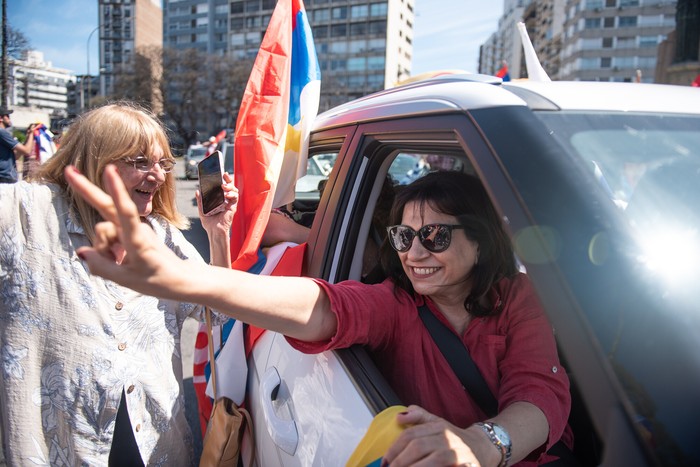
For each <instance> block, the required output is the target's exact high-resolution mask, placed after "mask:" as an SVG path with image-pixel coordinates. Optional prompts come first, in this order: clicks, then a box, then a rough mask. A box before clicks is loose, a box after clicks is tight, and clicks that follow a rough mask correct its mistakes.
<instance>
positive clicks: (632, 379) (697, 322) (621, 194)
mask: <svg viewBox="0 0 700 467" xmlns="http://www.w3.org/2000/svg"><path fill="white" fill-rule="evenodd" d="M537 115H538V117H539V118H540V119H541V121H542V122H543V123H544V124H545V126H546V127H547V128H548V130H549V134H551V135H553V137H554V138H555V139H556V140H557V141H558V142H559V143H560V144H561V146H562V147H563V148H564V149H565V150H566V151H567V152H568V154H569V155H570V156H572V157H573V158H574V159H575V162H576V165H577V166H578V167H579V168H580V171H575V173H572V171H571V170H569V173H568V174H567V176H569V177H570V179H569V180H567V181H566V182H565V183H567V184H569V185H575V184H577V185H578V186H579V193H582V195H581V196H582V197H583V199H584V200H585V201H583V202H581V203H580V204H576V205H575V204H574V203H573V202H572V203H567V201H565V200H559V202H560V203H562V204H567V205H566V206H562V208H561V210H560V213H564V214H561V219H559V220H552V224H551V225H549V226H543V227H542V228H543V229H545V230H546V229H551V231H550V232H549V234H550V237H549V238H551V239H553V240H552V242H553V243H556V237H557V236H559V237H560V238H561V237H562V236H563V237H566V238H567V239H572V238H575V239H577V240H576V243H577V246H576V248H573V249H570V250H569V251H568V252H564V251H563V250H564V249H563V248H562V249H561V251H562V252H561V254H560V257H559V258H557V264H558V265H559V266H560V267H561V269H562V272H563V273H564V274H565V275H566V276H567V282H568V284H569V285H570V286H571V289H572V292H573V293H574V295H575V296H576V299H577V301H578V303H579V304H580V305H581V309H582V311H583V312H584V313H585V314H586V317H587V321H588V322H589V323H590V324H591V326H592V331H593V333H594V334H595V337H596V338H597V340H598V343H599V344H600V346H601V348H602V350H603V351H604V352H605V353H606V354H607V355H608V357H609V361H610V363H611V366H612V369H613V370H614V371H615V373H616V374H617V377H618V380H619V381H621V383H622V386H623V387H622V389H623V390H624V391H626V392H627V396H628V398H629V400H630V401H632V403H633V405H634V407H633V412H634V413H633V417H634V418H635V421H637V422H638V428H639V430H640V432H641V434H642V436H641V439H645V440H647V441H648V442H649V445H650V446H651V449H652V450H653V451H655V452H656V454H657V455H658V456H659V457H660V458H662V459H664V463H669V462H670V463H671V464H673V465H685V464H686V463H687V464H688V465H690V464H693V461H696V460H697V459H696V458H694V457H693V456H695V455H697V452H696V448H695V447H692V448H691V447H690V446H694V444H693V443H696V442H697V436H698V430H697V429H688V428H689V427H697V426H698V419H700V404H699V403H698V397H697V391H698V388H700V380H698V379H699V375H700V306H699V305H698V303H700V292H699V290H700V288H698V286H697V278H698V277H700V183H699V181H700V118H699V117H697V116H681V115H659V114H654V115H643V114H632V113H611V114H609V115H602V116H601V115H600V114H599V113H598V114H595V115H586V114H585V113H581V112H576V113H573V112H572V113H567V112H547V113H538V114H537ZM553 157H562V155H561V154H559V155H558V156H557V155H555V156H553ZM583 219H586V220H585V221H584V220H583ZM567 241H568V240H567ZM552 249H553V251H555V254H559V253H556V251H557V247H556V246H553V248H552ZM584 257H585V260H584V261H582V259H584ZM678 420H682V421H683V422H684V423H678ZM672 421H675V422H672ZM684 450H686V451H687V452H683V451H684ZM691 453H693V454H691Z"/></svg>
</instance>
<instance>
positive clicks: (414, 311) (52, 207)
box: [0, 102, 573, 466]
mask: <svg viewBox="0 0 700 467" xmlns="http://www.w3.org/2000/svg"><path fill="white" fill-rule="evenodd" d="M0 110H3V109H0ZM5 117H6V116H5V115H4V116H3V120H5ZM169 147H170V145H169V142H168V140H167V136H166V133H165V131H164V129H163V127H162V124H161V123H159V122H158V120H157V119H156V118H155V117H154V116H153V115H152V114H150V113H149V112H147V111H146V110H144V109H141V108H138V107H137V106H135V105H134V104H129V103H124V102H123V103H118V104H110V105H105V106H103V107H100V108H97V109H94V110H92V111H90V112H88V113H86V114H84V115H82V116H81V117H79V118H78V119H77V121H76V122H75V123H74V124H73V125H72V126H71V131H70V133H69V134H68V135H67V136H66V138H65V140H64V141H63V143H62V145H61V147H60V149H59V151H58V152H57V154H56V155H55V156H54V157H53V158H52V159H51V160H50V161H49V162H48V163H46V164H44V165H43V166H42V167H41V168H40V170H39V172H38V174H37V177H36V180H34V181H32V182H31V183H27V182H20V183H13V184H6V185H0V197H1V199H2V204H0V227H1V230H2V235H3V241H2V242H0V277H1V278H2V289H1V290H2V292H1V293H2V302H1V303H0V321H1V322H2V325H0V349H1V350H2V355H3V364H4V366H3V371H4V373H3V378H2V381H1V382H0V415H1V416H2V426H3V446H4V447H5V456H6V459H7V462H8V464H9V465H25V464H27V463H28V462H33V461H34V460H39V461H41V462H45V463H50V464H52V465H53V464H56V465H82V464H100V465H104V464H109V465H189V464H191V463H192V462H193V459H192V440H191V434H190V430H189V427H188V426H187V423H186V421H185V418H184V407H183V403H184V397H183V387H182V368H181V360H180V354H179V339H180V332H181V329H182V324H183V321H184V320H185V318H186V317H188V316H193V317H196V318H198V319H203V315H202V312H203V309H204V308H203V306H208V307H210V308H212V309H213V310H214V311H215V312H216V313H214V315H215V320H216V321H217V322H218V323H221V322H223V321H225V320H226V319H227V317H229V316H230V317H233V318H235V319H238V320H241V321H243V322H246V323H250V324H252V325H255V326H258V327H261V328H265V329H269V330H273V331H276V332H280V333H282V334H284V335H285V336H286V338H287V340H288V341H289V342H290V344H291V345H292V346H293V347H295V348H297V349H298V350H300V351H302V352H307V353H318V352H323V351H326V350H331V349H339V348H344V347H349V346H351V345H354V344H361V345H364V346H366V347H367V348H368V350H369V351H370V352H371V353H372V354H373V355H374V358H375V361H376V362H377V365H378V367H379V369H380V371H381V372H382V373H383V374H384V375H385V377H386V378H387V380H388V381H389V383H390V384H392V387H393V388H394V390H395V391H396V392H397V394H398V395H399V397H400V398H401V400H402V401H403V402H404V403H405V404H406V405H407V406H408V409H407V410H406V411H405V412H402V413H400V414H399V415H397V421H398V422H399V423H400V424H401V425H403V426H405V427H406V429H405V430H404V431H403V433H402V434H401V435H400V437H399V438H398V440H397V441H396V442H395V443H394V444H393V445H392V447H391V448H390V449H389V451H388V452H387V453H386V454H385V456H384V460H385V461H386V462H387V463H390V464H391V465H392V466H394V465H396V466H399V465H411V464H413V463H416V462H419V461H422V462H425V463H427V464H429V465H481V466H496V465H498V466H505V465H511V464H516V463H519V462H523V464H522V465H537V464H543V463H547V462H550V461H555V460H556V456H553V455H551V454H550V453H548V450H549V449H550V448H551V447H552V446H553V445H555V444H556V443H557V442H558V441H559V440H562V441H563V442H564V444H566V445H567V446H568V447H571V446H572V442H573V438H572V434H571V430H570V428H569V427H568V425H567V419H568V414H569V410H570V403H571V402H570V394H569V381H568V379H567V376H566V371H564V370H563V368H562V367H561V364H560V362H559V358H558V355H557V350H556V344H555V340H554V336H553V333H552V328H551V326H550V324H549V323H548V321H547V318H546V316H545V314H544V311H543V310H542V307H541V305H540V304H539V301H538V299H537V297H536V294H535V292H534V289H533V287H532V286H531V284H530V282H529V280H528V278H527V276H526V275H525V274H522V273H520V272H519V271H518V268H517V266H516V261H515V256H514V253H513V249H512V247H511V245H510V240H509V238H508V235H507V234H506V232H505V230H504V227H503V225H502V221H501V219H500V218H499V216H498V214H497V213H496V211H495V209H494V208H493V206H492V204H491V202H490V200H489V197H488V195H487V193H486V191H485V190H484V188H483V186H482V185H481V183H480V181H479V180H478V179H477V178H476V177H473V176H470V175H466V174H464V173H461V172H455V171H453V172H434V173H429V174H427V175H425V176H423V177H421V178H419V179H417V180H416V181H414V182H413V183H411V184H410V185H408V186H406V187H404V188H402V189H401V190H400V191H398V192H396V193H395V194H393V195H392V205H391V209H390V211H389V214H388V216H386V218H385V219H384V222H385V223H386V219H387V218H388V219H389V222H388V226H387V227H386V229H385V231H386V235H384V238H383V239H379V240H378V243H381V245H379V248H378V249H379V252H380V256H381V266H382V269H383V272H384V275H385V276H386V279H384V280H383V281H381V282H379V283H375V284H370V283H364V282H359V281H345V282H341V283H337V284H331V283H328V282H326V281H324V280H321V279H312V278H304V277H271V276H260V275H255V274H250V273H247V272H242V271H236V270H233V269H230V264H231V258H230V252H229V229H230V226H231V222H232V220H233V217H234V215H235V213H236V203H237V189H236V187H235V186H234V185H233V183H232V178H231V177H229V176H228V175H225V176H224V183H223V184H222V188H223V189H224V192H225V196H226V209H225V210H224V211H222V212H221V213H219V214H217V215H215V216H202V215H201V209H200V219H201V220H202V225H203V227H204V228H205V230H206V232H207V234H208V236H209V245H210V249H211V251H210V256H211V258H212V265H213V266H220V267H212V266H211V265H207V264H205V263H204V261H203V260H202V259H201V256H200V255H199V254H198V253H197V251H196V250H195V248H194V247H193V246H192V245H191V244H189V243H188V242H187V241H186V240H185V238H184V236H183V235H182V233H181V230H182V229H184V228H187V220H186V219H184V218H183V217H182V215H180V213H179V212H178V211H177V207H176V205H175V197H174V190H175V187H174V176H173V173H172V169H173V165H174V161H173V158H172V154H171V152H170V149H169ZM197 199H198V201H199V196H198V195H197ZM273 222H274V221H273ZM303 232H304V231H302V232H301V233H302V235H300V237H299V239H301V240H303V239H304V235H303ZM271 290H274V291H275V293H274V294H272V293H270V291H271ZM423 306H424V307H427V309H428V310H429V312H430V313H432V314H433V315H434V316H435V317H437V319H439V320H440V321H441V322H443V324H444V325H446V326H448V327H449V329H450V330H451V332H453V333H454V334H455V335H456V336H458V337H459V339H461V340H462V342H463V343H464V345H465V346H466V347H467V348H468V349H469V351H470V353H471V356H472V358H473V360H474V362H475V363H476V365H477V367H478V369H479V370H480V372H481V373H482V376H483V378H484V380H485V381H486V382H487V384H488V387H489V389H490V390H491V392H492V393H493V394H494V396H495V398H496V400H497V403H498V413H497V414H496V415H494V416H491V415H489V414H487V413H486V411H485V410H484V409H483V408H482V407H480V406H479V405H478V403H477V402H476V401H475V400H474V399H473V398H472V397H470V395H469V394H468V393H467V392H466V391H465V389H464V388H463V387H462V385H461V383H460V381H459V380H458V379H457V377H456V376H455V374H454V373H453V370H452V369H451V367H450V366H449V364H448V363H447V362H446V361H445V359H444V358H443V357H442V355H441V354H440V352H439V350H438V349H437V347H436V346H435V342H434V341H433V339H432V337H431V335H430V334H429V333H428V332H427V330H426V329H425V326H424V324H423V322H422V321H421V319H420V318H419V315H418V308H419V307H423ZM435 381H440V382H441V384H440V385H439V386H436V385H435V384H434V382H435Z"/></svg>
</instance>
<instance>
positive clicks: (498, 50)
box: [479, 0, 531, 79]
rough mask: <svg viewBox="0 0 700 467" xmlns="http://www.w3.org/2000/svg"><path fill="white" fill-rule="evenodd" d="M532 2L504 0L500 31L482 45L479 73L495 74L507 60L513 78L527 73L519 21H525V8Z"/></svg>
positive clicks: (527, 0) (499, 25)
mask: <svg viewBox="0 0 700 467" xmlns="http://www.w3.org/2000/svg"><path fill="white" fill-rule="evenodd" d="M530 3H531V0H504V2H503V16H501V18H500V19H499V20H498V31H496V32H495V33H493V34H492V35H491V37H489V39H488V40H487V41H486V43H485V44H483V45H482V46H481V56H480V57H479V73H484V74H488V75H493V74H495V73H496V72H497V71H498V69H500V68H501V66H502V65H503V63H504V62H505V63H506V64H507V65H508V72H509V74H510V77H511V78H512V79H515V78H521V77H523V76H526V75H527V73H526V72H525V68H524V66H523V46H522V42H521V41H520V35H519V34H518V29H517V23H519V22H520V21H523V16H524V14H525V8H527V6H528V5H529V4H530Z"/></svg>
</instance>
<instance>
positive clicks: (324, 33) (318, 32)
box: [313, 26, 328, 39]
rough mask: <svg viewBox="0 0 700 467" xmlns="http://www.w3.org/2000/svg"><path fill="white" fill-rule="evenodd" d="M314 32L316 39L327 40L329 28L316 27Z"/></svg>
mask: <svg viewBox="0 0 700 467" xmlns="http://www.w3.org/2000/svg"><path fill="white" fill-rule="evenodd" d="M313 32H314V37H315V38H316V39H322V38H326V37H328V26H314V27H313Z"/></svg>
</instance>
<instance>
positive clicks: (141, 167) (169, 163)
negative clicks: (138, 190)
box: [122, 157, 175, 174]
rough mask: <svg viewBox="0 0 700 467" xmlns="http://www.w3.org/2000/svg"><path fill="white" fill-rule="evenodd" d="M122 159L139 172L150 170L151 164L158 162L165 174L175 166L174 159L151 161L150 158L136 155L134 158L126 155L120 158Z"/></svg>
mask: <svg viewBox="0 0 700 467" xmlns="http://www.w3.org/2000/svg"><path fill="white" fill-rule="evenodd" d="M122 161H123V162H125V163H127V164H131V165H133V166H134V168H135V169H136V170H138V171H139V172H150V171H151V169H152V168H153V166H154V165H156V164H158V165H159V166H160V170H162V171H163V172H164V173H166V174H167V173H169V172H171V171H172V170H173V168H174V167H175V161H174V160H172V159H161V160H159V161H157V162H151V160H150V159H148V158H146V157H137V158H136V159H131V158H128V157H127V158H124V159H122Z"/></svg>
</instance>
